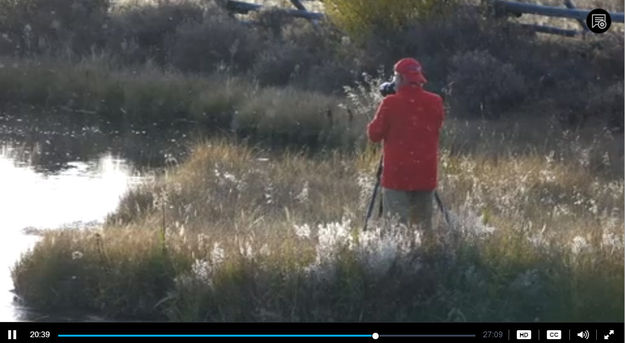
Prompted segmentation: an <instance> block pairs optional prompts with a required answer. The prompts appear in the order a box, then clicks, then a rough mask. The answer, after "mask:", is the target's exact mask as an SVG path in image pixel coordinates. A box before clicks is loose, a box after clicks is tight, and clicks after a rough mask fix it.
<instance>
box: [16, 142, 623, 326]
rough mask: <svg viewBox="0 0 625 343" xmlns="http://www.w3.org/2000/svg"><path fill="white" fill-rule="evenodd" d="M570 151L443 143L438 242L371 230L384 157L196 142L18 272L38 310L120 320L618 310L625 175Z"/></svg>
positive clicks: (602, 317)
mask: <svg viewBox="0 0 625 343" xmlns="http://www.w3.org/2000/svg"><path fill="white" fill-rule="evenodd" d="M461 134H462V132H461V131H460V132H459V135H461ZM561 138H562V137H561ZM458 139H460V138H458ZM573 154H574V153H573V152H568V153H567V154H566V155H563V156H565V157H563V158H560V159H556V158H552V157H549V155H547V156H545V155H541V154H538V153H536V152H534V153H531V152H529V153H526V154H524V155H515V154H513V153H511V152H510V153H509V154H498V155H487V154H482V155H480V154H474V153H471V152H465V153H462V154H457V153H454V154H452V153H450V150H449V145H447V144H445V145H443V150H442V152H441V174H442V178H441V184H440V191H441V194H442V195H443V200H444V201H445V204H446V205H447V206H448V207H449V208H450V209H452V211H453V212H454V216H455V218H456V220H457V224H456V225H454V227H453V229H452V230H450V228H449V227H447V226H446V225H445V224H444V222H443V221H442V220H441V218H440V216H439V215H437V216H436V218H435V219H436V220H435V223H436V225H435V227H436V229H437V233H436V236H435V237H436V238H435V242H436V243H432V242H430V241H424V240H423V233H422V232H420V231H418V230H413V229H407V228H403V229H400V230H397V228H393V227H389V226H388V225H387V224H385V223H382V222H379V221H375V222H374V224H373V226H372V227H373V229H372V230H370V231H367V232H361V231H360V230H359V228H360V227H361V225H362V219H361V218H362V213H363V211H364V208H365V204H366V200H367V197H368V196H369V191H370V189H371V186H372V182H373V180H372V178H371V175H370V174H371V171H372V170H374V169H375V168H374V167H375V163H376V160H377V159H376V154H375V152H374V151H370V152H367V153H365V154H361V155H359V156H353V155H349V154H344V153H334V154H333V153H328V154H321V155H317V156H313V157H306V156H303V155H299V154H293V153H272V152H269V151H266V150H263V149H261V148H253V147H248V146H246V145H242V144H238V143H235V142H233V141H228V140H211V141H208V142H200V143H198V144H197V145H196V147H195V149H194V151H193V152H192V153H191V154H190V158H189V160H188V161H186V162H185V163H184V164H182V165H180V166H179V167H176V168H173V169H170V170H169V171H168V172H167V173H166V174H165V175H164V176H163V177H161V178H160V179H159V180H157V181H155V182H154V183H153V184H146V185H144V186H143V187H141V188H139V189H136V190H133V191H131V192H130V193H129V194H128V195H127V196H126V197H125V199H124V200H123V201H122V202H121V204H120V207H119V209H118V211H117V212H116V213H114V214H113V215H111V216H110V217H109V219H108V222H107V224H106V225H105V226H104V227H103V228H102V229H101V230H98V231H97V232H96V231H94V232H86V231H74V230H69V231H52V232H48V233H46V234H45V235H44V238H43V239H42V241H41V242H40V243H39V244H38V245H37V246H36V248H35V249H34V250H33V251H31V252H29V253H27V254H26V255H25V256H24V257H23V258H22V260H21V261H20V262H19V263H18V264H17V265H16V267H15V269H14V271H13V278H14V281H15V285H16V290H17V292H18V293H19V294H20V296H21V297H23V299H25V302H26V303H27V304H30V305H33V306H35V307H37V308H40V309H44V310H63V309H75V308H82V309H85V310H87V311H97V312H99V313H101V314H103V315H105V316H109V317H113V318H128V317H134V318H141V319H168V320H173V321H191V320H193V321H195V320H200V321H420V320H423V321H464V320H469V321H534V320H538V321H621V320H623V305H622V304H623V260H622V255H623V237H622V236H623V234H622V226H623V181H622V179H621V178H620V177H611V176H610V175H611V174H610V173H605V174H603V175H601V176H598V175H597V174H596V173H595V169H592V168H590V166H589V165H586V164H584V163H582V162H579V161H578V159H576V158H574V156H575V155H573ZM596 168H599V167H596ZM603 168H604V169H609V167H608V166H604V167H603ZM76 252H80V256H81V257H80V258H76V257H77V256H79V255H77V254H76ZM73 257H74V258H73ZM598 280H600V281H599V282H598Z"/></svg>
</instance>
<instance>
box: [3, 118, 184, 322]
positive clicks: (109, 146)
mask: <svg viewBox="0 0 625 343" xmlns="http://www.w3.org/2000/svg"><path fill="white" fill-rule="evenodd" d="M59 118H62V119H59ZM181 132H183V131H179V130H173V131H170V132H168V133H166V134H164V133H162V132H159V134H158V135H150V134H148V133H147V132H146V131H142V130H126V131H125V132H124V133H120V132H119V131H116V130H111V129H104V130H103V129H102V126H101V125H100V123H95V124H94V123H86V122H85V121H84V120H76V118H75V117H72V116H69V117H68V116H61V117H56V118H54V119H51V118H45V117H44V119H42V117H41V116H35V117H29V116H19V117H18V116H11V115H7V114H6V113H0V232H1V236H0V237H1V238H0V321H18V320H58V319H59V318H51V317H50V315H47V314H41V313H35V312H33V311H30V310H29V309H28V308H24V307H22V306H21V305H20V302H19V299H18V297H17V296H16V294H15V293H14V292H13V281H12V279H11V269H12V268H13V267H14V265H15V263H16V262H17V261H18V259H19V257H20V255H21V254H23V253H25V252H27V251H28V249H30V248H32V247H33V246H34V244H35V243H36V242H37V240H38V239H39V236H38V235H37V234H36V233H37V232H38V231H40V230H47V229H57V228H63V227H71V228H88V227H94V226H98V225H101V224H102V222H103V221H104V219H105V218H106V215H107V214H109V213H110V212H112V211H114V210H115V209H116V207H117V205H118V203H119V201H120V197H121V196H122V195H123V194H124V193H125V192H126V191H127V190H128V189H129V188H130V187H133V186H135V185H138V184H140V183H141V182H143V180H144V178H145V176H142V175H145V173H146V172H148V171H151V170H154V168H156V167H157V166H158V165H159V164H160V165H161V166H162V165H163V164H164V163H167V161H168V160H172V159H176V158H182V156H181V154H182V153H181V151H182V150H183V149H181V147H180V146H177V145H176V144H175V143H176V142H181V141H182V140H184V138H185V137H186V134H184V133H181ZM154 136H156V137H157V138H156V140H157V141H158V144H157V143H155V140H154V139H151V138H150V137H154ZM174 151H176V153H174ZM139 170H141V172H139Z"/></svg>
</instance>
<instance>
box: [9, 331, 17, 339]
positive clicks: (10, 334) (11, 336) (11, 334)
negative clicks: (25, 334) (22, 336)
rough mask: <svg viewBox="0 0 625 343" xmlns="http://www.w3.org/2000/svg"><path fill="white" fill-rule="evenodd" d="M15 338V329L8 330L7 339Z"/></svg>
mask: <svg viewBox="0 0 625 343" xmlns="http://www.w3.org/2000/svg"><path fill="white" fill-rule="evenodd" d="M16 339H17V330H9V341H12V340H16Z"/></svg>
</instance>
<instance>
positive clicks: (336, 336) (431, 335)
mask: <svg viewBox="0 0 625 343" xmlns="http://www.w3.org/2000/svg"><path fill="white" fill-rule="evenodd" d="M57 336H58V337H59V338H373V339H378V338H381V337H396V338H398V337H412V338H475V337H476V336H475V335H474V334H456V335H449V334H441V335H436V334H420V335H384V334H378V333H377V332H375V333H373V334H162V335H161V334H158V335H157V334H59V335H57Z"/></svg>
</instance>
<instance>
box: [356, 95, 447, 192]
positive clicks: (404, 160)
mask: <svg viewBox="0 0 625 343" xmlns="http://www.w3.org/2000/svg"><path fill="white" fill-rule="evenodd" d="M443 112H444V110H443V100H442V99H441V97H440V96H438V95H436V94H434V93H430V92H427V91H425V90H424V89H422V88H421V87H419V86H416V85H406V86H403V87H402V88H401V89H399V91H398V92H397V93H396V94H392V95H388V96H386V97H385V98H384V99H383V100H382V103H381V104H380V107H378V111H377V112H376V114H375V118H373V120H372V121H371V122H370V123H369V125H368V127H367V131H368V134H369V139H371V140H372V141H373V142H379V141H381V140H384V171H383V172H382V187H385V188H390V189H396V190H405V191H414V190H420V191H431V190H433V189H435V188H436V177H437V166H438V136H439V131H440V128H441V126H442V124H443V117H444V113H443Z"/></svg>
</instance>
